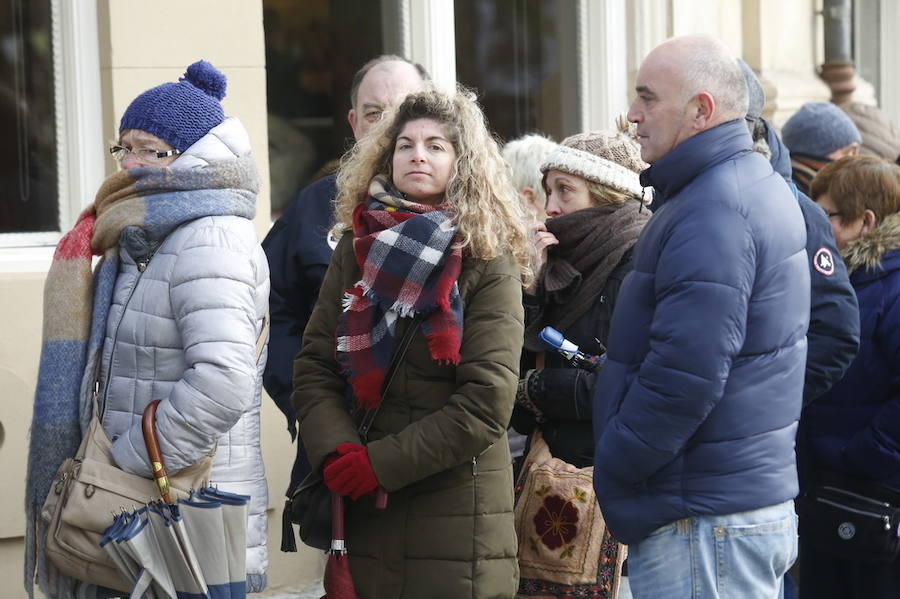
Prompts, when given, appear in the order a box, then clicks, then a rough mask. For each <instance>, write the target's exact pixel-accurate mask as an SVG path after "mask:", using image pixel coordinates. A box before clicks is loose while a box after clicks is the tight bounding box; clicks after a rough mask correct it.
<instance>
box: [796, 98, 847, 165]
mask: <svg viewBox="0 0 900 599" xmlns="http://www.w3.org/2000/svg"><path fill="white" fill-rule="evenodd" d="M781 139H782V141H784V145H786V146H787V147H788V150H790V151H791V154H802V155H804V156H809V157H811V158H825V157H827V156H828V155H829V154H831V153H832V152H834V151H835V150H839V149H841V148H843V147H845V146H849V145H850V144H852V143H853V142H861V141H862V138H861V137H860V135H859V130H858V129H857V128H856V125H854V124H853V121H852V120H851V119H850V117H849V116H847V113H846V112H844V111H843V110H841V109H840V108H838V107H837V106H835V105H834V104H832V103H831V102H807V103H806V104H804V105H803V106H801V107H800V110H798V111H797V112H796V113H794V116H792V117H791V118H789V119H788V120H787V122H786V123H785V124H784V127H782V128H781Z"/></svg>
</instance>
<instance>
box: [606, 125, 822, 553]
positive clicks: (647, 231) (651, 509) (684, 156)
mask: <svg viewBox="0 0 900 599" xmlns="http://www.w3.org/2000/svg"><path fill="white" fill-rule="evenodd" d="M751 146H752V141H751V139H750V134H749V133H748V131H747V127H746V126H745V125H744V121H743V120H735V121H730V122H728V123H724V124H722V125H719V126H717V127H714V128H712V129H710V130H707V131H705V132H703V133H700V134H698V135H695V136H693V137H691V138H689V139H688V140H686V141H684V142H682V143H681V144H679V145H678V146H677V147H676V148H675V149H674V150H673V151H671V152H670V153H669V154H667V155H666V156H665V157H663V158H662V159H661V160H659V161H657V162H656V164H654V165H653V166H652V167H651V168H650V169H648V170H647V171H645V172H644V173H643V175H642V182H643V183H644V184H645V185H652V186H653V187H654V188H655V189H656V192H657V193H658V194H660V196H661V197H662V207H661V208H660V209H659V210H658V211H657V212H656V213H655V214H654V215H653V218H652V219H650V222H649V223H648V224H647V226H646V227H645V228H644V231H643V233H642V234H641V237H640V239H639V240H638V243H637V245H636V246H635V257H634V270H633V271H632V272H631V273H630V274H629V275H628V276H627V277H626V278H625V281H624V282H623V284H622V288H621V290H620V293H619V301H618V303H617V305H616V309H615V313H614V315H613V323H612V330H611V333H610V338H609V354H608V355H609V360H608V362H607V364H606V367H605V368H604V370H603V372H602V373H601V375H600V379H599V381H598V383H597V386H596V391H595V396H594V434H595V437H596V447H595V453H594V462H595V468H594V486H595V488H596V491H597V497H598V499H599V501H600V505H601V507H602V508H603V513H604V516H605V518H606V521H607V523H608V524H609V527H610V530H611V531H612V533H613V534H614V535H615V536H616V538H618V539H619V540H620V541H622V542H624V543H636V542H638V541H640V540H642V539H644V538H645V537H647V535H648V534H650V533H651V532H652V531H653V530H655V529H657V528H659V527H660V526H663V525H665V524H668V523H670V522H673V521H675V520H679V519H681V518H686V517H691V516H695V515H714V514H716V515H718V514H731V513H735V512H740V511H744V510H750V509H756V508H761V507H765V506H769V505H774V504H777V503H780V502H783V501H787V500H789V499H792V498H793V497H795V496H796V495H797V491H798V487H797V471H796V464H795V459H794V437H795V434H796V430H797V421H798V419H799V416H800V410H801V405H802V395H803V378H804V370H805V362H806V330H807V326H808V324H809V306H810V282H809V269H808V267H807V263H806V260H807V258H806V231H805V228H804V224H803V216H802V214H801V212H800V208H799V207H798V205H797V202H795V201H793V200H792V194H791V191H790V189H789V188H788V186H787V183H786V182H785V181H784V179H783V178H782V177H780V176H779V175H778V174H777V173H775V172H774V171H773V170H772V167H771V165H770V164H769V163H768V161H767V160H766V159H765V157H763V156H762V155H760V154H758V153H755V152H753V151H752V150H751Z"/></svg>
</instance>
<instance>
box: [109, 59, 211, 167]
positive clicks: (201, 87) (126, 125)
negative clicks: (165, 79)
mask: <svg viewBox="0 0 900 599" xmlns="http://www.w3.org/2000/svg"><path fill="white" fill-rule="evenodd" d="M227 84H228V82H227V80H226V78H225V75H223V74H222V72H221V71H219V70H218V69H217V68H216V67H214V66H213V65H211V64H210V63H208V62H206V61H205V60H198V61H197V62H195V63H194V64H192V65H191V66H189V67H188V68H187V71H186V72H185V73H184V77H182V78H180V79H179V80H178V81H177V82H174V83H163V84H162V85H157V86H156V87H154V88H151V89H148V90H147V91H145V92H144V93H142V94H141V95H139V96H138V97H137V98H135V99H134V101H132V102H131V105H130V106H129V107H128V110H126V111H125V114H124V115H122V121H121V122H120V123H119V133H120V134H121V132H122V131H124V130H126V129H140V130H141V131H147V132H148V133H152V134H153V135H155V136H157V137H158V138H160V139H161V140H163V141H164V142H166V143H167V144H169V145H171V146H172V147H174V148H176V149H177V150H179V151H180V152H184V151H185V150H186V149H188V148H189V147H191V146H192V145H193V144H194V142H196V141H197V140H198V139H200V138H201V137H203V136H204V135H206V134H207V133H208V132H209V130H210V129H212V128H213V127H215V126H217V125H220V124H221V123H222V121H224V120H225V113H224V112H223V111H222V104H221V103H220V101H221V100H222V98H224V97H225V89H226V87H227Z"/></svg>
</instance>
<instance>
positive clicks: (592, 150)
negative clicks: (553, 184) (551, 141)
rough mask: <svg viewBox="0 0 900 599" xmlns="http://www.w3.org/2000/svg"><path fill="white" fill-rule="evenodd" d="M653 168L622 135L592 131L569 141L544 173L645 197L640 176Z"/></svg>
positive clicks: (546, 163)
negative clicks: (553, 172) (575, 177)
mask: <svg viewBox="0 0 900 599" xmlns="http://www.w3.org/2000/svg"><path fill="white" fill-rule="evenodd" d="M649 166H650V165H649V164H647V163H646V162H644V161H643V160H641V148H640V146H639V145H638V144H637V143H636V142H635V141H634V140H633V139H632V138H631V137H629V136H628V134H626V133H623V132H621V131H592V132H590V133H579V134H577V135H572V136H571V137H567V138H566V139H564V140H563V141H562V143H561V144H560V145H559V147H558V148H557V149H556V150H554V151H553V153H551V154H550V155H549V156H547V158H546V159H545V160H544V163H543V164H541V172H542V173H544V174H545V175H546V173H547V171H551V170H558V171H563V172H565V173H570V174H572V175H578V176H579V177H584V178H585V179H587V180H588V181H594V182H596V183H602V184H604V185H609V186H610V187H612V188H614V189H617V190H619V191H622V192H624V193H630V194H632V195H634V196H636V197H641V192H642V191H643V187H642V186H641V181H640V176H639V175H640V173H641V171H643V170H644V169H646V168H648V167H649Z"/></svg>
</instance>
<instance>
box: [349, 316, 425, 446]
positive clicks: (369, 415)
mask: <svg viewBox="0 0 900 599" xmlns="http://www.w3.org/2000/svg"><path fill="white" fill-rule="evenodd" d="M424 319H425V316H424V315H423V314H422V313H419V314H417V315H416V316H415V318H413V320H412V322H411V323H410V324H409V327H408V328H407V329H406V331H405V332H404V333H403V338H402V339H401V340H400V343H399V344H398V345H397V348H396V350H394V355H393V356H391V365H390V366H389V367H388V371H387V374H386V375H385V377H384V384H383V385H382V386H381V397H382V398H384V395H385V393H387V391H388V389H390V387H391V383H392V382H393V381H394V376H395V375H396V374H397V370H398V368H399V366H400V360H402V359H403V356H405V355H406V351H407V350H408V349H409V344H410V343H411V342H412V336H413V334H414V333H415V332H416V329H418V328H419V325H420V324H421V323H422V321H423V320H424ZM380 409H381V402H379V403H378V405H377V406H376V407H374V408H372V409H371V410H367V411H366V412H365V413H364V414H363V417H362V420H361V421H360V423H359V428H358V429H356V432H358V433H359V436H360V438H361V439H362V441H363V445H365V444H366V442H367V441H368V440H369V429H370V428H372V424H373V423H374V422H375V417H376V416H377V415H378V410H380Z"/></svg>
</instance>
